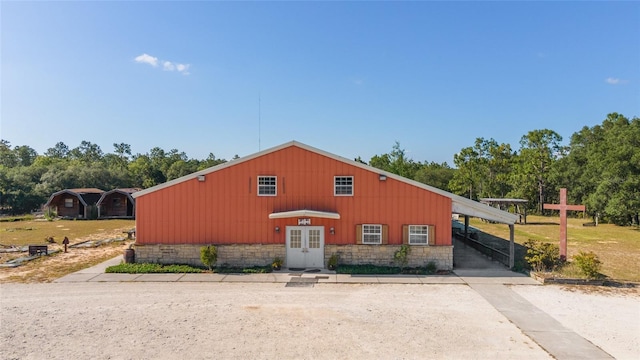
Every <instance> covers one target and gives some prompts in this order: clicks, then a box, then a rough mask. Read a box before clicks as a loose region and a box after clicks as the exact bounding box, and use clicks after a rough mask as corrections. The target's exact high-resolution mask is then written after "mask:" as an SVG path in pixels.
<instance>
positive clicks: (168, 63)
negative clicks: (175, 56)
mask: <svg viewBox="0 0 640 360" xmlns="http://www.w3.org/2000/svg"><path fill="white" fill-rule="evenodd" d="M162 68H163V69H164V70H165V71H173V70H175V69H176V67H175V66H174V65H173V64H172V63H171V61H165V62H164V64H162Z"/></svg>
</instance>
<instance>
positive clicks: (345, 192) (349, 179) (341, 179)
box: [333, 176, 353, 196]
mask: <svg viewBox="0 0 640 360" xmlns="http://www.w3.org/2000/svg"><path fill="white" fill-rule="evenodd" d="M333 184H334V188H333V195H335V196H353V176H334V177H333Z"/></svg>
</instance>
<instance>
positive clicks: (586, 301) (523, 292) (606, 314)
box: [512, 286, 640, 360]
mask: <svg viewBox="0 0 640 360" xmlns="http://www.w3.org/2000/svg"><path fill="white" fill-rule="evenodd" d="M512 289H513V290H514V291H515V292H516V293H518V294H519V295H520V296H522V297H524V298H525V299H527V300H528V301H529V302H530V303H532V304H533V305H535V306H536V307H538V308H539V309H541V310H542V311H544V312H546V313H547V314H549V315H551V316H552V317H553V318H555V319H556V320H558V321H560V323H562V324H563V325H564V326H565V327H566V328H569V329H571V330H573V331H574V332H575V333H577V334H578V335H581V336H582V337H584V338H585V339H587V340H589V341H591V342H592V343H593V344H595V345H597V346H599V347H600V348H601V349H603V350H605V351H606V352H608V353H609V354H611V355H612V356H614V357H615V358H616V359H635V360H638V359H640V291H639V290H638V289H615V288H600V287H579V286H573V287H562V286H514V287H512Z"/></svg>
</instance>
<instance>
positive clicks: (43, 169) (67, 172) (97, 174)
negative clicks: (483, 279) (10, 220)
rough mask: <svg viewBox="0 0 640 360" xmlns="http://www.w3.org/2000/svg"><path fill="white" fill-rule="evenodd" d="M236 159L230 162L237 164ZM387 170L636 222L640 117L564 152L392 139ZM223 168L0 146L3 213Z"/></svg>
mask: <svg viewBox="0 0 640 360" xmlns="http://www.w3.org/2000/svg"><path fill="white" fill-rule="evenodd" d="M237 157H238V156H237V155H236V156H235V157H234V158H237ZM355 160H356V161H359V162H362V163H365V164H368V165H371V166H373V167H376V168H379V169H383V170H385V171H389V172H391V173H395V174H398V175H401V176H404V177H406V178H409V179H413V180H416V181H419V182H421V183H425V184H428V185H431V186H434V187H437V188H440V189H443V190H446V191H450V192H452V193H455V194H458V195H461V196H465V197H468V198H471V199H474V200H478V199H480V198H519V199H527V200H529V203H528V206H529V208H530V209H529V210H530V211H533V212H537V213H542V204H544V203H551V202H557V201H558V190H559V189H560V188H562V187H566V188H568V189H569V199H568V201H570V202H571V203H576V204H578V203H579V204H585V205H586V206H587V212H588V213H589V214H590V215H592V216H595V215H596V214H598V215H599V217H600V219H601V221H610V222H613V223H616V224H620V225H626V224H630V223H635V224H638V220H639V219H638V213H640V119H638V118H637V117H634V118H633V119H631V120H629V119H627V118H626V117H624V116H623V115H621V114H617V113H612V114H609V115H608V116H607V118H606V119H605V120H604V121H603V122H602V124H601V125H596V126H593V127H587V126H585V127H583V128H582V129H581V130H580V131H578V132H576V133H574V134H573V135H572V136H571V140H570V143H569V145H568V146H563V145H562V137H561V136H560V135H559V134H558V133H556V132H554V131H552V130H549V129H541V130H532V131H530V132H528V133H527V134H525V135H523V136H522V138H521V139H520V142H519V148H518V149H517V150H514V149H513V148H512V146H511V145H510V144H500V143H498V142H497V141H495V140H494V139H484V138H477V139H476V140H475V142H474V144H473V145H472V146H469V147H465V148H463V149H461V150H460V151H459V152H458V153H457V154H455V155H454V159H453V162H454V167H451V166H449V164H447V163H446V162H444V163H435V162H427V161H424V162H420V161H414V160H413V159H411V158H409V157H408V156H407V155H406V152H405V150H404V149H402V147H401V145H400V143H399V142H396V143H395V145H394V146H393V148H392V150H391V152H389V153H386V154H381V155H374V156H373V157H372V158H371V159H370V160H369V161H368V162H365V161H364V160H362V159H361V158H360V157H358V158H357V159H355ZM224 162H226V160H225V159H218V158H216V157H215V155H214V154H213V153H210V154H209V156H208V157H207V158H206V159H204V160H198V159H190V158H188V157H187V155H186V154H185V153H184V152H181V151H179V150H177V149H172V150H170V151H168V152H167V151H164V150H163V149H161V148H159V147H154V148H153V149H151V150H150V151H149V152H147V153H144V154H140V153H138V154H135V155H132V153H131V146H130V145H129V144H125V143H115V144H113V152H111V153H106V154H105V153H104V152H103V151H102V149H101V148H100V147H99V146H98V145H97V144H93V143H91V142H89V141H82V142H81V143H80V145H79V146H77V147H75V148H69V147H68V146H67V145H66V144H65V143H63V142H58V143H57V144H55V145H54V146H53V147H52V148H49V149H47V150H46V151H45V152H44V153H43V154H38V153H37V152H36V151H35V150H34V149H33V148H31V147H29V146H27V145H21V146H14V147H12V146H11V144H10V143H9V142H8V141H6V140H1V141H0V211H2V212H5V213H12V214H17V213H26V212H29V211H32V210H35V209H38V208H39V207H40V206H41V205H42V204H43V203H45V202H46V201H47V198H48V197H49V196H50V195H51V194H52V193H54V192H56V191H59V190H61V189H68V188H82V187H97V188H101V189H105V190H108V189H115V188H122V187H140V188H148V187H151V186H154V185H157V184H160V183H163V182H165V181H168V180H172V179H175V178H178V177H181V176H184V175H187V174H190V173H193V172H195V171H198V170H202V169H206V168H208V167H211V166H214V165H218V164H221V163H224Z"/></svg>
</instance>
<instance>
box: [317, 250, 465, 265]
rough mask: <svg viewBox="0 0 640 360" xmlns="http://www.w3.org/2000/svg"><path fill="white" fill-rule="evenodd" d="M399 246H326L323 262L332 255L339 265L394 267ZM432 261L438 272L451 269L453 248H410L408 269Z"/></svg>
mask: <svg viewBox="0 0 640 360" xmlns="http://www.w3.org/2000/svg"><path fill="white" fill-rule="evenodd" d="M398 249H400V245H384V246H380V245H326V246H325V248H324V258H325V261H326V260H327V259H329V257H330V256H331V255H332V254H338V255H339V256H340V261H339V263H340V264H349V265H365V264H372V265H379V266H395V265H396V264H395V263H394V262H393V254H394V253H395V252H396V251H397V250H398ZM431 261H433V262H434V263H435V264H436V268H437V269H438V270H452V269H453V246H411V254H409V262H408V264H407V266H408V267H422V266H425V265H427V264H428V263H429V262H431Z"/></svg>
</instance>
